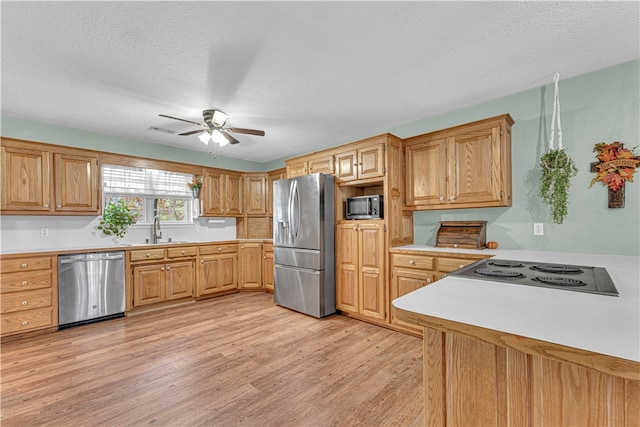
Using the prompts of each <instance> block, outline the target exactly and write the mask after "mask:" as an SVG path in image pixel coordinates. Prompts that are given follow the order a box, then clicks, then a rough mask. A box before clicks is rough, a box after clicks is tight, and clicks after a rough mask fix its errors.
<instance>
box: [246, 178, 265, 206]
mask: <svg viewBox="0 0 640 427" xmlns="http://www.w3.org/2000/svg"><path fill="white" fill-rule="evenodd" d="M244 185H245V201H246V203H245V212H246V214H247V215H263V216H264V215H267V174H245V175H244Z"/></svg>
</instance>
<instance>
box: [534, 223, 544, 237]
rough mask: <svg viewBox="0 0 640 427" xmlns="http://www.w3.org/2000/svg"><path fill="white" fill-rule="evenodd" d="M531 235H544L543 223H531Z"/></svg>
mask: <svg viewBox="0 0 640 427" xmlns="http://www.w3.org/2000/svg"><path fill="white" fill-rule="evenodd" d="M533 235H534V236H544V224H543V223H541V222H534V223H533Z"/></svg>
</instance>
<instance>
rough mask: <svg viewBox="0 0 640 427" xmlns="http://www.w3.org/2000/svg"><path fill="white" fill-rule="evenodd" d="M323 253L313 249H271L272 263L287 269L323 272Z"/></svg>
mask: <svg viewBox="0 0 640 427" xmlns="http://www.w3.org/2000/svg"><path fill="white" fill-rule="evenodd" d="M324 258H325V253H324V251H318V250H314V249H296V248H282V247H277V246H276V247H275V248H273V262H274V264H278V265H285V266H289V267H299V268H308V269H310V270H324Z"/></svg>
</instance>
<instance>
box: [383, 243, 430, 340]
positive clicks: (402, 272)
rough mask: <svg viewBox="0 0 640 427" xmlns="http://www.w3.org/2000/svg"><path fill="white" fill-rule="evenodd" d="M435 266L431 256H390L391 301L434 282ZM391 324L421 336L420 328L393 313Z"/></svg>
mask: <svg viewBox="0 0 640 427" xmlns="http://www.w3.org/2000/svg"><path fill="white" fill-rule="evenodd" d="M435 266H436V263H435V259H434V257H432V256H425V255H408V254H391V267H390V268H391V301H393V300H394V299H396V298H399V297H401V296H403V295H406V294H408V293H409V292H413V291H415V290H416V289H420V288H422V287H424V286H427V285H430V284H432V283H433V282H435V281H436V271H435ZM391 324H393V325H396V326H400V327H401V328H403V329H406V330H409V331H411V332H413V333H414V334H416V335H422V328H421V327H419V326H416V325H415V324H412V323H409V322H405V321H403V320H400V319H398V318H396V316H394V315H393V312H391Z"/></svg>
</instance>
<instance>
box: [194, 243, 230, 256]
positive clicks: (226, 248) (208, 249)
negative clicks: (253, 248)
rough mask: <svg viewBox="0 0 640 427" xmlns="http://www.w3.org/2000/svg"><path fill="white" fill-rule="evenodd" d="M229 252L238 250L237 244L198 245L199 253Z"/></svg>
mask: <svg viewBox="0 0 640 427" xmlns="http://www.w3.org/2000/svg"><path fill="white" fill-rule="evenodd" d="M231 252H238V246H237V245H235V244H233V245H211V246H200V255H213V254H224V253H231Z"/></svg>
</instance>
